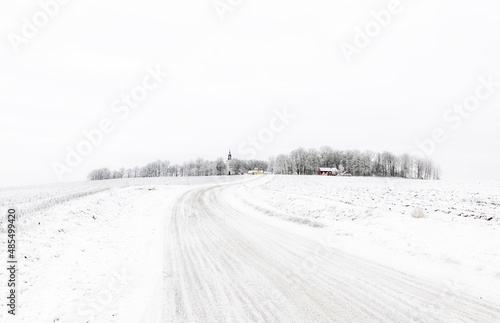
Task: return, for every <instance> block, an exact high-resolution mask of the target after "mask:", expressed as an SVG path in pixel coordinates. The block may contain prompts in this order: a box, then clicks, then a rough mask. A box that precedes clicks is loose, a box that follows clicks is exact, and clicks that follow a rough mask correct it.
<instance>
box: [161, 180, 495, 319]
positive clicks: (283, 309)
mask: <svg viewBox="0 0 500 323" xmlns="http://www.w3.org/2000/svg"><path fill="white" fill-rule="evenodd" d="M238 185H240V184H239V183H238V184H226V185H214V186H208V187H201V188H199V187H198V188H196V189H193V190H190V191H188V192H187V193H185V194H184V195H182V196H181V197H180V198H179V199H178V201H177V202H176V203H175V205H174V207H173V210H172V211H171V213H170V219H169V223H168V225H167V230H166V233H165V245H164V254H165V259H164V272H163V277H164V281H163V282H162V284H161V286H158V290H159V292H157V300H156V304H158V305H161V306H159V307H158V306H155V308H156V309H157V310H158V308H161V313H159V312H158V313H156V314H152V316H153V317H154V316H156V318H157V319H159V318H160V317H161V319H162V321H165V322H167V321H175V322H216V321H217V322H220V321H225V322H332V321H333V322H335V321H338V322H367V321H376V322H413V321H417V322H418V321H422V322H440V321H447V322H449V321H454V322H495V321H500V305H499V303H498V298H497V296H496V295H489V294H488V293H486V292H483V291H477V290H474V289H472V288H467V290H466V291H464V290H463V289H462V288H459V287H457V286H455V285H454V283H453V281H452V279H450V280H448V279H440V278H439V277H432V276H429V275H424V274H422V275H419V274H418V273H417V274H415V272H413V273H409V272H406V271H405V270H401V268H397V269H396V268H393V267H392V266H389V265H384V264H380V263H376V262H374V261H370V260H368V259H362V258H359V257H356V256H353V255H350V254H349V253H347V252H344V251H342V250H341V249H339V248H338V246H337V245H336V243H335V239H334V237H331V236H330V235H329V234H328V232H327V231H326V230H323V229H314V228H309V227H306V226H304V225H298V224H295V223H290V222H286V221H283V220H280V219H277V218H273V217H270V216H268V215H265V214H263V213H259V212H257V211H255V210H253V209H251V208H249V207H247V206H245V205H244V204H243V203H242V202H241V201H238V199H237V198H236V197H235V195H234V194H233V193H234V191H235V190H236V189H237V188H238Z"/></svg>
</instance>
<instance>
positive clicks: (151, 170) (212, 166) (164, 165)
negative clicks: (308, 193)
mask: <svg viewBox="0 0 500 323" xmlns="http://www.w3.org/2000/svg"><path fill="white" fill-rule="evenodd" d="M231 168H232V172H233V173H234V174H245V173H247V172H248V171H249V170H253V169H256V168H258V169H263V170H267V169H268V163H267V162H266V161H261V160H240V159H233V160H231ZM225 174H226V161H225V160H224V159H223V158H217V159H216V160H213V161H210V160H206V159H203V158H198V159H196V160H191V161H189V162H185V163H183V164H182V165H180V164H171V163H170V161H168V160H158V161H155V162H152V163H148V164H147V165H145V166H143V167H138V166H136V167H134V168H128V169H126V168H120V169H119V170H114V171H112V170H110V169H109V168H100V169H95V170H93V171H91V172H90V173H89V175H88V179H90V180H103V179H115V178H133V177H178V176H182V177H185V176H221V175H225Z"/></svg>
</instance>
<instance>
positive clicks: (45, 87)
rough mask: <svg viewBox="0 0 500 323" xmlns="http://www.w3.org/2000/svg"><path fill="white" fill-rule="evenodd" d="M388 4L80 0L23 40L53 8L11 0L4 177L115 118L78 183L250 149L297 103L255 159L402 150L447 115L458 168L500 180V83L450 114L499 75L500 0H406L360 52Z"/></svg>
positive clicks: (444, 161) (5, 27) (60, 152)
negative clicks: (360, 32) (161, 74)
mask: <svg viewBox="0 0 500 323" xmlns="http://www.w3.org/2000/svg"><path fill="white" fill-rule="evenodd" d="M46 1H48V0H46ZM222 2H223V3H227V0H222ZM389 2H390V1H363V0H357V1H353V0H342V1H340V0H311V1H297V0H286V1H285V0H275V1H263V0H242V1H241V3H240V4H239V5H235V6H234V10H233V11H231V12H228V13H226V15H225V19H224V20H221V19H220V18H219V16H218V14H217V12H216V11H215V9H214V7H213V2H212V0H204V1H200V0H192V1H170V0H168V1H151V0H142V1H130V0H120V1H118V0H107V1H97V0H85V1H79V0H72V1H69V3H68V4H66V5H63V6H61V8H60V11H59V12H58V13H57V15H55V17H53V18H50V20H49V21H48V23H47V25H46V26H44V27H42V28H39V32H38V34H37V35H36V36H35V37H34V38H32V39H31V40H29V42H28V43H27V44H24V45H22V46H21V47H20V52H16V51H14V49H13V47H12V45H11V43H10V41H9V38H8V35H9V34H11V33H16V34H20V33H21V29H22V27H23V24H24V22H23V18H24V17H26V18H27V19H29V20H31V19H32V17H33V15H35V14H36V13H37V12H39V11H40V10H41V9H40V7H39V4H38V1H22V2H20V1H15V0H1V1H0V34H1V35H2V42H1V43H0V55H1V59H0V109H1V110H0V111H1V115H0V118H1V123H0V149H1V153H0V166H1V167H0V186H11V185H25V184H39V183H50V182H56V181H57V177H56V176H55V174H54V172H53V170H52V166H51V165H52V164H53V163H54V162H61V163H64V159H65V157H66V147H68V146H69V147H74V146H76V145H77V144H78V143H79V142H80V141H81V140H82V139H83V135H82V131H83V130H85V129H87V130H89V129H92V128H95V127H97V125H98V124H99V121H100V120H101V119H103V118H106V117H110V118H111V119H113V120H114V121H115V130H114V132H113V133H111V134H108V135H106V136H105V138H104V141H103V142H102V144H100V145H99V146H98V147H95V148H94V150H93V152H92V153H91V154H90V155H88V156H87V157H85V158H84V159H83V161H82V163H81V164H80V165H78V167H76V168H74V170H73V172H72V173H71V174H67V175H65V176H64V180H65V181H74V180H84V179H85V178H86V175H87V173H88V172H89V171H90V170H92V169H94V168H98V167H110V168H119V167H121V166H124V167H126V168H128V167H133V166H136V165H138V166H142V165H144V164H145V163H147V162H150V161H154V160H157V159H168V160H170V161H171V162H173V163H180V162H183V161H186V160H189V159H191V158H196V157H203V158H207V159H215V158H218V157H225V155H226V154H227V150H228V148H232V149H233V156H234V157H235V158H241V157H244V156H241V154H240V156H239V155H238V147H239V146H240V145H241V144H242V143H245V141H246V140H247V137H248V136H253V135H257V134H258V133H259V132H260V131H262V129H264V128H266V127H268V126H269V123H270V121H271V120H272V118H273V115H274V114H273V109H281V108H282V107H285V106H286V107H288V109H289V111H292V112H293V113H294V114H295V115H296V118H295V119H294V120H292V121H291V122H290V124H289V125H288V126H287V127H286V128H285V129H284V130H283V131H281V132H279V133H276V134H275V136H274V139H273V140H272V141H271V142H270V143H269V144H267V145H265V148H264V149H262V150H261V151H259V152H258V155H257V158H259V159H267V158H268V157H269V156H271V155H276V154H279V153H288V152H289V151H290V150H292V149H295V148H297V147H300V146H303V147H305V148H312V147H315V148H319V147H321V146H323V145H330V146H332V147H334V148H338V149H359V150H365V149H370V150H373V151H383V150H388V151H392V152H394V153H397V154H401V153H404V152H412V151H414V150H415V149H416V146H415V141H416V140H424V139H426V138H430V135H431V133H432V131H433V129H435V128H443V129H444V130H445V131H446V134H447V140H446V141H445V142H444V143H440V144H438V145H437V147H436V150H435V152H434V154H433V156H432V157H433V159H434V160H435V161H436V162H438V163H439V164H440V165H441V167H442V169H443V174H444V178H445V179H462V178H463V179H479V180H487V179H495V180H500V171H499V169H500V167H498V165H500V142H499V139H498V138H500V127H499V122H500V110H499V108H498V106H499V104H500V88H499V87H497V88H496V90H498V92H497V93H494V94H493V95H492V96H491V97H490V98H489V99H487V100H484V101H482V102H480V107H479V108H478V109H477V111H475V112H473V113H472V114H471V115H470V117H468V118H466V119H465V120H464V122H463V124H462V125H461V126H460V127H458V128H457V129H454V128H452V127H451V126H450V124H448V123H446V122H445V121H444V119H443V114H444V113H445V112H446V110H447V109H450V108H452V107H453V105H454V104H458V103H462V102H463V100H464V99H465V98H467V97H468V96H469V95H473V94H474V91H475V89H476V87H477V86H478V84H480V83H479V81H478V78H479V77H481V76H484V77H488V76H490V75H491V77H492V78H493V79H494V80H498V81H500V68H499V67H500V19H498V12H499V9H500V4H499V3H498V1H492V0H491V1H486V0H479V1H461V0H443V1H431V0H418V1H415V0H414V1H409V0H406V1H401V6H402V7H403V12H401V13H400V14H397V15H394V16H393V18H392V21H391V23H390V24H389V25H388V26H386V27H385V28H383V30H382V32H381V33H380V35H378V36H376V37H374V38H373V39H372V40H371V43H370V44H369V45H368V46H367V47H366V48H364V49H362V50H361V53H359V54H358V55H355V56H354V57H353V61H352V62H351V63H350V64H349V63H347V61H346V59H345V58H344V56H343V54H342V52H341V50H340V44H341V43H343V42H347V43H351V44H352V43H353V37H354V35H355V33H356V32H355V28H356V27H360V28H364V27H365V25H366V24H367V23H368V22H370V21H372V20H373V18H372V16H370V12H371V11H373V10H381V9H385V8H387V6H388V3H389ZM156 65H159V66H161V67H162V69H163V70H165V71H167V70H168V71H169V72H170V76H169V78H168V80H166V81H165V82H164V83H163V84H161V86H160V88H158V89H157V90H154V91H151V92H150V95H149V97H148V98H147V100H145V101H144V102H142V103H141V104H140V106H139V107H138V108H137V109H135V110H134V111H132V113H131V114H130V116H129V117H128V118H126V119H124V120H121V119H120V118H117V116H116V114H114V113H113V111H112V110H111V105H112V103H113V102H114V101H115V100H117V99H119V98H120V96H121V95H122V94H128V93H130V91H131V90H132V89H133V88H134V87H135V86H136V85H138V84H140V82H142V79H143V77H144V76H145V75H146V74H147V71H146V67H147V66H156Z"/></svg>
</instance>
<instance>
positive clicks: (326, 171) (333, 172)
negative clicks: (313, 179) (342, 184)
mask: <svg viewBox="0 0 500 323" xmlns="http://www.w3.org/2000/svg"><path fill="white" fill-rule="evenodd" d="M338 174H339V171H338V170H337V168H328V167H320V168H319V169H318V175H325V176H337V175H338Z"/></svg>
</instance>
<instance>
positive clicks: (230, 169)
mask: <svg viewBox="0 0 500 323" xmlns="http://www.w3.org/2000/svg"><path fill="white" fill-rule="evenodd" d="M231 158H232V157H231V149H229V154H227V161H226V175H231V173H232V170H233V168H232V167H231V164H232V163H231Z"/></svg>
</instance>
